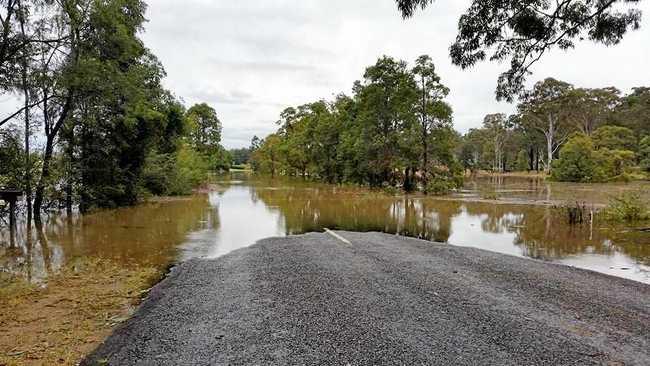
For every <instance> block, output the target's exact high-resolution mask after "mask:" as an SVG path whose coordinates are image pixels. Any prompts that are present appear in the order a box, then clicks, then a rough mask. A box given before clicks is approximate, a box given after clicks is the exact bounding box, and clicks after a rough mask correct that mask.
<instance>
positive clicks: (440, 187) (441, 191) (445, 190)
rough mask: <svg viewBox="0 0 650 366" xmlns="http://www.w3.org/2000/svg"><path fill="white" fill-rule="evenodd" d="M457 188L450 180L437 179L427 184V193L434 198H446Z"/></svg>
mask: <svg viewBox="0 0 650 366" xmlns="http://www.w3.org/2000/svg"><path fill="white" fill-rule="evenodd" d="M454 188H456V187H455V184H454V183H453V182H451V181H449V180H446V179H441V178H439V177H436V178H434V179H432V180H431V181H429V183H428V184H427V187H426V189H427V193H428V194H432V195H434V196H444V195H446V194H449V193H450V192H451V191H452V190H453V189H454Z"/></svg>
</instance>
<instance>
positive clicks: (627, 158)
mask: <svg viewBox="0 0 650 366" xmlns="http://www.w3.org/2000/svg"><path fill="white" fill-rule="evenodd" d="M595 156H596V158H597V160H598V161H599V164H600V167H601V168H602V169H603V172H604V174H605V177H606V179H607V180H621V179H622V180H625V178H619V177H622V176H625V175H626V173H627V172H628V170H629V169H630V168H632V167H634V164H635V162H636V154H635V153H634V152H633V151H629V150H610V149H601V150H598V151H597V153H596V155H595Z"/></svg>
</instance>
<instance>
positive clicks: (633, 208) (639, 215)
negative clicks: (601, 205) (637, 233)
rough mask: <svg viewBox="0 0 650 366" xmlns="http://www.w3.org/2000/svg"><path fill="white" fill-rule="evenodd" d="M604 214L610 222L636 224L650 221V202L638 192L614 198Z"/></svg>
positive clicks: (604, 210)
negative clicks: (636, 222) (649, 204)
mask: <svg viewBox="0 0 650 366" xmlns="http://www.w3.org/2000/svg"><path fill="white" fill-rule="evenodd" d="M602 214H603V216H604V218H605V219H606V220H608V221H620V222H634V221H642V220H649V219H650V211H649V206H648V202H645V201H644V200H643V199H642V198H641V195H640V194H639V193H636V192H628V193H623V194H622V195H620V196H617V197H612V198H611V199H610V202H609V204H608V205H607V207H606V208H605V209H603V211H602Z"/></svg>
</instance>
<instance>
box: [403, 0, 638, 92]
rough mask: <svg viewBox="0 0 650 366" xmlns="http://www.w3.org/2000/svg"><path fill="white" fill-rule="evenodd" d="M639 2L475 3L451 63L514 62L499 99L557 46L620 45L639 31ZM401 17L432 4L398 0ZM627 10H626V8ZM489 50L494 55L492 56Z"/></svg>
mask: <svg viewBox="0 0 650 366" xmlns="http://www.w3.org/2000/svg"><path fill="white" fill-rule="evenodd" d="M637 2H638V1H628V0H607V1H591V0H575V1H516V0H506V1H496V0H487V1H486V0H473V1H472V4H471V5H470V7H469V9H467V11H466V12H465V14H463V15H462V16H461V18H460V20H459V22H458V35H457V36H456V41H455V42H454V44H452V46H451V47H450V55H451V59H452V62H453V63H454V64H456V65H458V66H460V67H462V68H468V67H471V66H473V65H475V64H476V63H477V62H479V61H483V60H485V59H486V58H488V57H489V59H490V61H503V60H506V59H509V60H510V62H509V64H510V69H509V70H508V71H506V72H504V73H503V74H501V76H499V80H498V86H497V91H496V94H497V99H507V100H509V101H512V100H513V98H514V97H515V96H516V95H517V94H519V93H521V92H522V91H523V85H524V81H525V79H526V76H527V75H528V74H530V71H529V70H530V69H531V67H532V66H533V65H534V64H535V63H536V62H537V61H538V60H539V59H541V58H542V56H543V55H544V53H546V52H548V51H550V50H551V49H553V48H556V47H557V48H559V49H563V50H566V49H571V48H573V47H575V45H576V43H577V42H579V41H582V40H584V39H588V40H591V41H593V42H596V43H601V44H604V45H606V46H610V45H615V44H618V43H619V42H620V41H621V40H622V39H623V37H624V36H625V34H626V33H627V32H628V30H636V29H638V28H639V27H640V21H641V11H640V10H639V9H637V8H636V7H635V5H636V3H637ZM396 3H397V6H398V8H399V10H400V12H401V13H402V16H403V17H405V18H407V17H412V16H413V15H414V14H415V11H416V10H417V9H418V8H425V7H427V6H428V5H430V4H431V3H433V0H396ZM622 8H624V9H625V10H623V9H622ZM488 52H492V54H491V55H490V56H488Z"/></svg>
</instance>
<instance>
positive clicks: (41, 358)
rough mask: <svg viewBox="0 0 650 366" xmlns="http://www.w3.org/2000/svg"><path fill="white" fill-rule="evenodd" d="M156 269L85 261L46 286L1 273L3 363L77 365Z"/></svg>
mask: <svg viewBox="0 0 650 366" xmlns="http://www.w3.org/2000/svg"><path fill="white" fill-rule="evenodd" d="M160 276H161V273H160V271H158V270H156V269H154V268H151V267H138V268H126V267H123V266H120V265H119V264H117V263H114V262H110V261H105V260H84V261H82V262H78V263H75V264H74V265H69V266H66V267H65V268H63V269H62V270H61V271H60V272H59V273H58V274H55V275H53V276H52V277H50V278H49V279H48V281H47V285H46V286H40V285H34V284H30V283H27V282H26V281H24V280H23V279H22V278H20V277H15V276H10V275H6V274H5V275H2V274H0V309H2V311H0V365H6V366H13V365H75V364H77V363H78V362H79V361H80V360H81V359H82V358H83V356H84V355H86V354H88V353H89V352H91V351H92V350H93V349H94V348H95V347H97V346H98V345H99V344H100V343H101V342H102V341H103V340H104V338H106V336H108V335H109V334H110V332H111V330H112V328H113V327H114V326H116V325H117V324H119V323H120V322H121V321H124V320H125V319H127V318H128V317H129V316H130V315H131V313H132V312H133V310H134V309H135V306H136V305H137V304H138V303H139V302H140V300H141V298H142V295H143V293H145V292H146V289H148V288H149V287H150V286H151V285H152V284H153V283H155V282H156V281H157V280H159V279H160Z"/></svg>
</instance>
